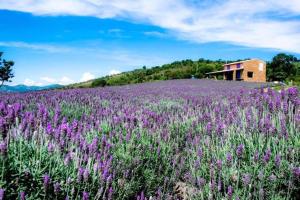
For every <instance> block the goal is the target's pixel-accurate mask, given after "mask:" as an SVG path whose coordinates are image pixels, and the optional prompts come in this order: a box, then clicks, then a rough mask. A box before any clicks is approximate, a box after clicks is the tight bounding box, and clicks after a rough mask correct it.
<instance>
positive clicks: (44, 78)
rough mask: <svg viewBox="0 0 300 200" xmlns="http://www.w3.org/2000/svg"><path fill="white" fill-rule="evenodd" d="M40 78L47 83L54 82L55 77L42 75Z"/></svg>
mask: <svg viewBox="0 0 300 200" xmlns="http://www.w3.org/2000/svg"><path fill="white" fill-rule="evenodd" d="M41 80H43V81H46V82H47V83H55V82H56V79H54V78H50V77H42V78H41Z"/></svg>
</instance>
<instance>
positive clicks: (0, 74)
mask: <svg viewBox="0 0 300 200" xmlns="http://www.w3.org/2000/svg"><path fill="white" fill-rule="evenodd" d="M2 55H3V52H0V87H1V86H3V84H4V82H11V79H12V78H13V77H14V74H13V72H12V66H13V65H14V62H13V61H6V60H5V59H2Z"/></svg>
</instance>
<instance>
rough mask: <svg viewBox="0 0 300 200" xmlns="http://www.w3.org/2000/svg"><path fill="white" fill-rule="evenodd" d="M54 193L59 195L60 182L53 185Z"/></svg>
mask: <svg viewBox="0 0 300 200" xmlns="http://www.w3.org/2000/svg"><path fill="white" fill-rule="evenodd" d="M53 188H54V193H55V194H56V195H57V194H58V193H59V192H60V184H59V183H58V182H56V183H54V185H53Z"/></svg>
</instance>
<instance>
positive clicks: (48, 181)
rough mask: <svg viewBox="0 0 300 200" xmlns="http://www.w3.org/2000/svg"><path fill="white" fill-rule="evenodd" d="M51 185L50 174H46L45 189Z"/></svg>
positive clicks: (44, 178) (44, 179) (44, 177)
mask: <svg viewBox="0 0 300 200" xmlns="http://www.w3.org/2000/svg"><path fill="white" fill-rule="evenodd" d="M49 183H50V176H49V175H48V174H44V176H43V185H44V188H45V189H47V188H48V186H49Z"/></svg>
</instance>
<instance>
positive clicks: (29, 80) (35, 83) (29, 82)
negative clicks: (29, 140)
mask: <svg viewBox="0 0 300 200" xmlns="http://www.w3.org/2000/svg"><path fill="white" fill-rule="evenodd" d="M23 84H24V85H27V86H42V85H43V83H41V82H36V81H34V80H31V79H29V78H26V79H25V80H24V83H23Z"/></svg>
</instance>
